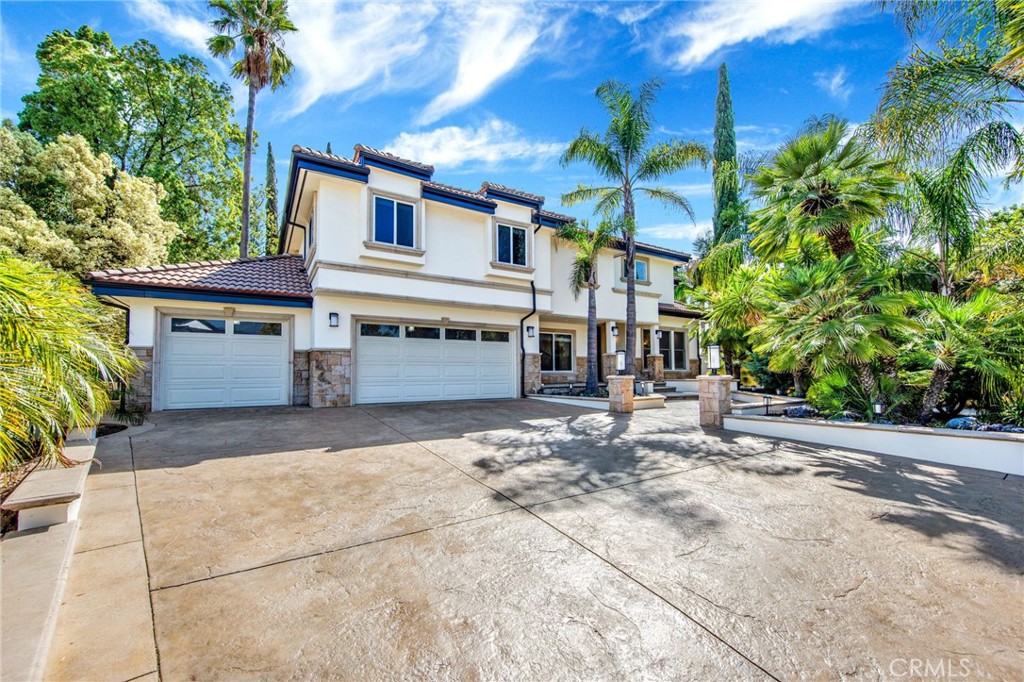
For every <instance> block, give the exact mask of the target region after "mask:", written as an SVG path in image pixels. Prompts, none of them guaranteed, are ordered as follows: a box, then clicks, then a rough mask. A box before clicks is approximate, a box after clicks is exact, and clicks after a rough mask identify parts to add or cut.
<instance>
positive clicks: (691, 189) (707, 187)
mask: <svg viewBox="0 0 1024 682" xmlns="http://www.w3.org/2000/svg"><path fill="white" fill-rule="evenodd" d="M667 189H670V190H672V191H673V192H675V193H676V194H681V195H683V196H684V197H686V198H687V199H689V198H691V197H709V196H711V189H712V187H711V183H710V182H691V183H684V184H681V185H668V187H667Z"/></svg>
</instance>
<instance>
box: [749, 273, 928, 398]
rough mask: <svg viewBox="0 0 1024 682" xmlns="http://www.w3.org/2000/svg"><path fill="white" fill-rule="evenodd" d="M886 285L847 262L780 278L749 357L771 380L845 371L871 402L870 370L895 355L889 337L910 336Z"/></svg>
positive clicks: (903, 303) (899, 297) (882, 277)
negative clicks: (760, 362) (765, 363)
mask: <svg viewBox="0 0 1024 682" xmlns="http://www.w3.org/2000/svg"><path fill="white" fill-rule="evenodd" d="M889 279H890V278H889V273H887V272H884V271H869V270H866V269H864V268H863V267H861V265H860V264H859V263H858V262H857V261H856V260H854V259H853V258H851V257H847V258H844V259H843V260H841V261H826V262H824V263H818V264H816V265H813V266H811V267H793V268H786V269H784V270H782V271H781V273H780V275H779V276H778V277H776V278H775V279H774V280H773V281H772V282H771V283H770V285H769V296H770V297H771V299H772V305H771V309H770V310H769V312H768V313H767V314H766V315H765V316H764V318H763V319H762V320H761V322H760V324H758V325H757V326H756V327H754V329H753V330H752V331H751V335H750V336H751V339H752V341H753V342H754V350H755V351H756V352H758V353H763V354H767V355H769V356H770V357H771V360H770V361H769V368H770V369H771V370H772V371H775V372H794V371H799V370H801V369H804V368H806V369H807V370H809V371H810V373H811V375H812V376H813V377H815V378H820V377H823V376H826V375H828V374H831V373H833V372H835V371H838V370H841V369H847V368H848V369H850V370H853V371H854V372H855V373H856V376H857V377H858V379H859V381H860V384H861V388H862V389H863V391H864V393H865V394H866V395H868V396H872V397H873V396H876V395H877V391H876V387H875V380H874V374H873V369H872V363H873V362H875V361H876V360H881V359H883V358H888V357H893V356H895V355H896V354H897V352H898V350H899V348H898V346H897V345H896V344H895V343H894V342H893V340H892V335H893V334H895V333H906V332H909V331H911V330H913V329H915V328H916V326H915V325H914V323H913V322H911V321H910V320H908V319H907V317H906V316H905V314H904V313H905V311H906V309H907V307H908V302H907V300H906V297H905V295H904V294H902V293H900V292H892V291H889Z"/></svg>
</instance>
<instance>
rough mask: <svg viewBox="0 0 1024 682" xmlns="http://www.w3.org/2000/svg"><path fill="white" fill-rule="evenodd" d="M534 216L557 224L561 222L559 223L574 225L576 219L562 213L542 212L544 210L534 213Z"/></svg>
mask: <svg viewBox="0 0 1024 682" xmlns="http://www.w3.org/2000/svg"><path fill="white" fill-rule="evenodd" d="M534 215H535V216H538V215H539V216H540V217H541V218H547V219H548V220H555V221H558V222H561V223H574V222H576V219H575V218H573V217H572V216H571V215H564V214H562V213H555V212H554V211H544V210H541V211H534Z"/></svg>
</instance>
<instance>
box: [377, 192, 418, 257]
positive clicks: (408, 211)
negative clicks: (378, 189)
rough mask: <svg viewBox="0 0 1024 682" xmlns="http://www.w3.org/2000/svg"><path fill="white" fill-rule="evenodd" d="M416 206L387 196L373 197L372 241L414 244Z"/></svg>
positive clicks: (409, 245) (411, 245)
mask: <svg viewBox="0 0 1024 682" xmlns="http://www.w3.org/2000/svg"><path fill="white" fill-rule="evenodd" d="M415 213H416V207H415V206H413V205H412V204H409V203H406V202H404V201H396V200H395V199H389V198H387V197H374V198H373V241H375V242H378V243H381V244H393V245H395V246H406V247H408V248H410V249H411V248H414V247H415V246H416V243H415V242H416V220H415V217H414V216H415Z"/></svg>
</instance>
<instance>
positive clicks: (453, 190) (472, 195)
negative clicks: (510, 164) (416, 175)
mask: <svg viewBox="0 0 1024 682" xmlns="http://www.w3.org/2000/svg"><path fill="white" fill-rule="evenodd" d="M423 186H424V187H426V188H429V189H436V190H440V191H442V192H448V193H449V194H455V195H458V196H460V197H465V198H467V199H470V200H472V201H476V202H479V203H484V204H487V205H488V206H494V207H496V206H497V205H498V204H497V203H496V202H495V201H493V200H491V199H488V198H487V197H485V196H483V195H482V194H477V193H476V192H470V191H469V190H468V189H462V188H461V187H452V186H451V185H444V184H442V183H440V182H433V181H431V182H424V183H423Z"/></svg>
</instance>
